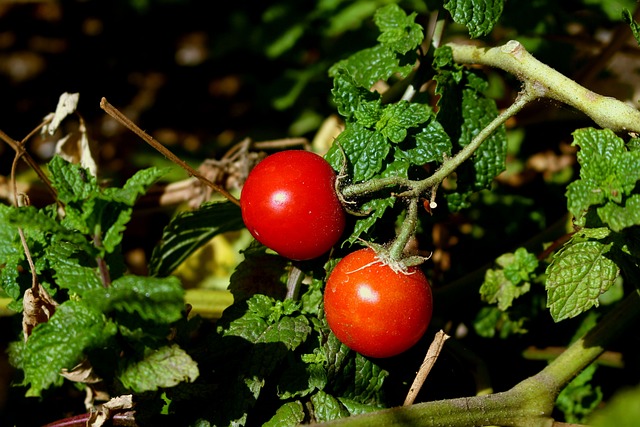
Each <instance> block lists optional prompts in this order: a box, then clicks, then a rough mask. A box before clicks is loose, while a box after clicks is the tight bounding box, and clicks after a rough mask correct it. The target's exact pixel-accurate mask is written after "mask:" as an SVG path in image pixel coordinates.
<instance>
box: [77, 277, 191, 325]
mask: <svg viewBox="0 0 640 427" xmlns="http://www.w3.org/2000/svg"><path fill="white" fill-rule="evenodd" d="M84 299H85V300H86V301H87V302H89V303H91V304H92V305H93V306H95V307H97V308H98V309H99V310H101V311H102V312H104V313H108V312H111V311H113V310H116V311H124V312H127V313H136V314H138V315H139V316H140V317H141V318H142V319H144V320H151V321H153V322H156V323H172V322H175V321H177V320H179V319H180V318H181V317H182V311H183V310H184V289H183V288H182V285H181V284H180V281H179V280H178V278H176V277H173V276H170V277H165V278H157V277H142V276H134V275H126V276H122V277H120V278H119V279H117V280H114V281H113V282H112V283H111V285H110V286H109V287H108V288H104V287H101V288H98V289H92V290H89V291H86V292H85V293H84Z"/></svg>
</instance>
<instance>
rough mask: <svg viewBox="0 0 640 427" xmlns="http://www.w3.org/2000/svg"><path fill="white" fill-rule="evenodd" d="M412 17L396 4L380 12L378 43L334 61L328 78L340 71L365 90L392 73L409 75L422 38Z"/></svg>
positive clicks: (376, 20) (420, 28)
mask: <svg viewBox="0 0 640 427" xmlns="http://www.w3.org/2000/svg"><path fill="white" fill-rule="evenodd" d="M415 16H416V15H415V14H411V15H409V16H407V15H406V13H405V12H404V11H403V10H402V9H401V8H400V7H399V6H398V5H396V4H390V5H388V6H385V7H383V8H381V9H379V10H378V11H377V12H376V15H375V22H376V24H377V25H378V27H379V28H380V30H381V34H380V36H379V38H378V41H379V42H380V44H378V45H376V46H373V47H370V48H368V49H363V50H361V51H359V52H356V53H354V54H353V55H351V56H350V57H349V58H347V59H344V60H342V61H339V62H337V63H336V64H334V65H333V66H332V67H331V68H330V69H329V75H330V76H331V77H335V76H336V75H337V74H338V73H339V72H340V71H343V72H346V74H348V75H349V76H350V77H351V78H352V79H353V80H354V81H355V82H356V83H357V84H358V85H359V86H361V87H363V88H365V89H369V88H371V86H372V85H373V84H374V83H375V82H377V81H378V80H387V79H389V77H391V76H392V75H393V74H397V75H398V76H399V77H400V78H404V77H406V76H407V75H409V73H410V72H411V70H412V69H413V66H414V64H415V61H416V59H417V55H416V53H415V50H416V49H417V48H418V46H419V45H420V43H421V42H422V38H423V36H422V27H421V26H420V25H418V24H416V23H415V22H414V21H415ZM372 64H375V66H372Z"/></svg>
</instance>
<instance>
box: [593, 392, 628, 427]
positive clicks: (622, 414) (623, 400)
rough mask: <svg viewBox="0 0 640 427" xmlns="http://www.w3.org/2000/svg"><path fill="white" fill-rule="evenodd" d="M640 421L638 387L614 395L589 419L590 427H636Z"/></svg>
mask: <svg viewBox="0 0 640 427" xmlns="http://www.w3.org/2000/svg"><path fill="white" fill-rule="evenodd" d="M638 420H640V387H635V388H626V389H623V390H621V391H619V392H618V393H616V394H615V395H614V396H613V398H612V399H611V400H610V401H609V402H607V405H605V406H604V408H603V409H600V410H598V411H596V412H595V413H594V414H593V416H592V417H591V418H590V419H589V425H591V426H592V427H611V426H616V427H636V426H637V425H638Z"/></svg>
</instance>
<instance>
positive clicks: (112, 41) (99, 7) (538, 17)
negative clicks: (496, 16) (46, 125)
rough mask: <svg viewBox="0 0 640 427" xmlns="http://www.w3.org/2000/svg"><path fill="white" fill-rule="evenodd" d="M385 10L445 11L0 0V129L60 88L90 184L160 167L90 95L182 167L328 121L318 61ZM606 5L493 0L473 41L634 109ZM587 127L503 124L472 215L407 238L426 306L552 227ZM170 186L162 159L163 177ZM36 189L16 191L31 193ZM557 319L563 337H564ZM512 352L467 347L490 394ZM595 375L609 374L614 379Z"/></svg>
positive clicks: (27, 118) (362, 5) (637, 85)
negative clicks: (74, 98) (421, 257)
mask: <svg viewBox="0 0 640 427" xmlns="http://www.w3.org/2000/svg"><path fill="white" fill-rule="evenodd" d="M392 2H395V3H400V5H401V6H402V7H403V8H404V9H405V10H407V11H417V12H419V14H420V15H419V18H418V22H420V23H421V25H423V26H424V27H425V28H426V29H427V30H428V29H429V28H430V23H431V22H432V20H433V19H434V18H435V16H434V15H433V14H431V15H430V11H432V10H436V9H438V10H440V11H441V12H440V16H439V17H440V18H443V19H445V20H448V18H449V17H448V15H446V12H444V9H442V2H441V1H435V0H426V1H421V0H406V1H397V0H317V1H315V2H301V1H297V0H276V1H270V2H253V1H248V0H235V1H225V2H222V1H212V0H110V1H99V0H68V1H53V0H50V1H47V0H42V1H7V0H0V130H2V131H3V132H5V133H6V134H8V135H9V136H11V137H12V138H14V139H16V140H21V139H22V138H24V137H25V136H26V135H27V134H28V133H29V132H30V131H31V130H32V129H34V128H35V127H36V126H37V125H38V124H39V123H40V122H41V121H42V119H43V117H44V116H45V115H46V114H48V113H49V112H51V111H53V110H54V109H55V106H56V104H57V102H58V98H59V96H60V95H61V93H63V92H78V93H80V103H79V108H78V112H79V114H80V115H81V116H82V117H83V119H84V120H85V122H86V126H87V130H88V132H89V136H90V138H91V140H92V141H93V143H94V144H95V146H96V161H97V162H98V165H99V168H100V176H101V178H103V179H108V180H111V181H115V182H117V183H121V182H122V181H123V180H124V179H126V178H127V177H129V176H131V175H132V174H133V172H135V171H137V170H139V169H140V168H143V167H147V166H151V165H166V164H167V163H168V161H167V160H166V159H164V158H163V157H162V156H160V155H159V154H158V153H156V152H155V151H154V150H152V149H151V148H149V147H148V146H147V145H146V144H144V143H143V142H142V141H140V139H139V138H138V137H137V136H135V135H134V134H133V133H131V132H130V131H129V130H127V129H125V128H123V127H122V126H121V125H119V124H117V123H116V122H115V121H113V120H112V119H110V118H109V117H108V116H107V115H106V114H105V113H104V112H103V111H102V110H101V109H100V108H99V102H100V99H101V98H102V97H106V98H107V99H108V100H109V102H110V103H111V104H113V105H114V106H116V107H117V108H118V109H120V110H121V111H122V112H123V113H124V114H125V115H127V117H129V118H130V119H131V120H133V121H134V122H135V123H137V124H138V125H139V126H140V127H141V128H142V129H144V130H145V131H147V132H148V133H149V134H151V135H152V136H154V137H155V138H156V139H157V140H159V141H160V142H162V143H163V144H165V145H167V146H168V147H169V148H170V149H171V150H172V151H173V152H174V153H176V154H177V155H178V156H179V157H181V158H182V159H184V160H185V161H187V162H189V163H190V164H192V165H193V166H198V165H200V164H201V163H202V162H203V161H204V160H205V159H215V158H219V157H220V156H221V155H223V154H224V153H225V152H227V150H229V149H230V147H232V146H233V145H234V144H236V143H238V142H240V141H242V140H243V139H245V138H250V139H251V140H253V141H264V140H274V139H281V138H287V137H304V138H308V139H310V140H311V139H313V138H314V135H315V133H316V131H317V130H318V129H319V128H320V126H321V125H322V123H323V122H324V121H325V119H327V118H328V117H331V116H332V115H333V114H334V113H335V111H334V108H333V105H332V102H331V98H330V90H331V87H332V82H331V80H330V79H329V78H328V76H327V70H328V68H329V67H330V66H331V65H332V64H334V63H335V62H336V61H338V60H340V59H342V58H345V57H346V56H348V55H350V54H351V53H353V52H356V51H358V50H360V49H362V48H365V47H368V46H372V45H374V44H375V38H376V37H377V34H378V33H377V30H376V29H375V26H374V25H373V23H372V22H371V19H370V18H371V17H372V15H373V13H374V12H375V10H376V9H377V8H379V7H380V6H383V5H385V4H388V3H392ZM623 8H626V9H628V10H630V11H632V12H633V11H634V10H635V8H636V2H635V1H634V0H566V1H562V2H557V1H555V0H534V1H530V0H510V1H507V2H506V3H505V9H504V13H503V18H502V20H501V22H500V24H499V25H498V26H497V27H496V29H495V30H494V31H493V32H492V33H491V34H489V35H488V36H486V37H485V38H483V39H479V40H474V41H473V42H474V43H479V44H486V45H490V46H494V45H499V44H502V43H504V42H506V41H507V40H509V39H517V40H519V41H521V42H522V43H523V44H524V45H525V46H526V47H527V49H529V50H530V51H531V52H532V53H533V54H534V55H535V56H536V57H538V58H539V59H540V60H542V61H544V62H546V63H548V64H549V65H551V66H553V67H554V68H556V69H558V70H559V71H561V72H563V73H565V74H566V75H567V76H569V77H571V78H573V79H575V80H576V81H578V82H579V83H581V84H583V85H585V86H587V87H588V88H590V89H592V90H594V91H596V92H599V93H601V94H604V95H609V96H614V97H617V98H619V99H622V100H625V101H629V102H634V103H635V102H637V100H638V99H640V77H639V76H638V73H637V65H636V64H637V61H638V58H640V50H639V49H638V46H637V43H636V42H635V41H634V40H633V38H632V37H630V33H629V32H628V29H627V25H626V24H625V23H624V22H623V21H622V19H621V11H622V9H623ZM636 19H637V17H636ZM445 35H446V37H445V39H444V40H443V43H444V42H447V41H450V40H458V41H459V40H466V39H468V33H467V32H466V30H465V29H464V28H462V27H459V26H457V25H455V24H452V23H451V22H450V20H449V21H448V22H447V29H446V31H445ZM486 72H487V75H488V78H489V81H490V83H491V85H490V88H489V93H490V95H491V96H492V97H494V98H496V100H497V102H498V105H499V106H500V107H504V106H506V105H508V104H509V103H510V102H511V101H512V99H513V98H514V96H515V94H516V93H517V91H518V90H519V83H518V82H517V80H516V79H515V78H514V77H513V76H507V75H505V74H504V73H501V72H497V71H494V70H486ZM590 125H591V123H590V122H589V121H588V120H587V119H585V117H584V116H582V115H581V114H579V113H577V112H575V111H573V110H570V109H568V108H566V107H564V106H560V105H555V104H552V103H550V102H547V101H543V102H540V103H537V104H535V105H532V106H530V107H528V108H526V109H525V110H524V111H522V112H521V113H520V114H519V115H518V116H517V117H516V118H515V119H513V120H511V121H510V122H509V123H507V129H508V137H509V144H510V145H509V158H508V169H507V171H506V172H505V173H503V174H502V175H500V177H499V179H497V180H496V183H495V189H494V191H492V192H490V193H489V192H481V193H478V194H476V195H475V196H474V200H473V201H472V202H473V207H472V208H470V209H467V210H465V211H462V212H459V213H456V214H454V215H451V214H449V213H445V212H442V213H440V212H439V213H436V215H435V216H434V218H433V221H432V222H433V226H432V228H430V229H427V228H426V227H425V229H424V230H422V232H421V234H420V235H419V236H418V237H419V238H420V239H422V241H421V242H420V245H421V246H422V247H429V248H431V249H432V250H433V257H432V260H431V263H430V264H429V266H428V269H429V272H428V273H429V277H430V279H431V280H432V281H433V282H434V284H435V286H438V284H443V283H453V284H454V286H450V287H449V291H443V293H441V295H440V298H441V301H442V302H443V305H442V307H448V305H447V304H446V301H447V298H449V299H450V300H451V301H454V300H455V301H456V302H457V306H456V307H457V310H456V312H455V313H454V314H452V315H451V316H449V317H450V318H451V321H452V322H454V323H455V322H459V324H460V325H461V327H462V325H469V324H471V323H472V321H473V317H474V316H475V315H476V313H477V312H478V309H479V307H478V304H479V298H478V295H477V292H476V293H470V294H463V293H459V292H458V290H459V289H460V288H457V287H456V286H455V282H456V280H469V277H470V276H469V273H470V272H473V271H475V270H476V269H478V268H480V267H482V266H485V265H487V263H489V262H491V261H492V260H493V259H495V257H497V256H498V255H500V254H501V253H502V252H504V250H505V248H509V247H511V246H512V247H514V248H515V247H516V246H517V245H520V244H522V243H523V242H526V241H530V239H538V243H540V242H541V241H542V239H543V238H545V237H547V236H548V234H544V233H545V232H546V231H548V230H551V231H552V232H554V230H555V233H556V234H557V233H559V231H558V228H556V229H554V224H556V225H557V226H558V227H559V229H560V233H561V232H563V230H564V229H563V227H564V225H565V224H566V221H565V220H564V219H563V218H564V215H565V213H566V201H565V198H564V192H565V188H566V185H567V183H568V182H570V180H571V179H572V178H573V177H574V171H575V168H576V164H575V155H574V153H575V148H574V147H571V145H570V142H571V132H572V131H573V130H574V129H576V128H578V127H583V126H590ZM67 126H69V127H73V126H77V122H73V121H69V124H68V125H67ZM55 141H56V139H55V136H53V137H45V136H36V137H34V138H32V139H30V140H29V141H28V143H27V147H28V149H29V151H30V152H31V153H32V155H33V156H34V157H35V158H36V159H37V160H39V161H41V162H45V161H46V160H48V159H49V158H50V157H51V155H52V154H53V152H54V146H55ZM13 158H14V153H13V152H12V150H11V148H10V147H9V146H7V145H5V144H0V198H2V199H3V200H5V201H6V200H7V194H8V188H9V187H8V182H9V174H10V168H11V164H12V162H13ZM20 173H21V175H20V178H21V179H22V180H25V181H29V180H33V178H32V176H33V175H32V174H31V173H30V172H29V171H28V169H27V168H26V165H24V164H21V165H20ZM185 178H186V174H185V173H183V172H182V171H181V170H180V169H179V168H175V173H173V174H171V175H169V176H168V177H167V179H168V180H169V181H178V180H183V179H185ZM36 194H37V193H36V192H35V190H34V202H36V203H37V201H38V200H37V198H36V197H35V195H36ZM177 208H178V209H182V208H184V207H183V206H179V207H177ZM175 211H176V206H170V207H164V208H153V209H145V210H142V211H140V212H138V214H137V215H136V217H135V218H134V219H133V222H132V223H131V225H130V226H129V228H128V231H127V234H128V236H127V239H126V240H125V244H124V248H123V250H125V251H127V260H128V262H129V264H130V268H132V269H133V270H134V271H137V272H144V268H145V265H146V260H147V259H148V256H149V254H150V252H151V250H152V249H153V246H154V245H155V244H156V243H157V241H158V239H159V238H160V237H161V235H162V228H163V226H164V225H165V224H166V223H167V221H168V219H169V218H170V217H171V216H172V215H173V214H174V213H175ZM248 239H249V238H248V236H247V235H246V233H244V234H243V233H240V234H234V235H229V236H222V237H221V238H220V239H219V240H217V241H216V242H212V243H211V245H208V246H207V247H205V248H203V249H202V250H200V251H198V252H197V253H196V254H195V255H194V257H193V258H192V259H190V260H188V261H187V263H186V264H185V265H183V266H182V267H181V268H180V269H179V270H178V272H177V274H179V275H180V276H181V278H182V279H183V282H184V283H185V286H186V287H188V288H190V289H193V290H194V292H198V290H199V289H201V288H210V289H215V290H216V291H220V290H222V289H224V287H225V284H226V283H228V280H227V278H228V275H229V274H230V273H231V272H232V271H233V268H234V266H235V265H236V264H237V262H238V261H239V260H240V259H241V255H240V254H239V253H238V250H239V248H242V247H245V246H246V244H247V242H248ZM475 280H481V276H477V277H475ZM225 295H227V294H222V296H216V297H215V298H214V302H212V303H209V302H207V300H206V298H208V297H209V296H210V294H196V296H195V298H194V301H199V302H200V303H202V305H203V306H205V307H207V306H208V307H215V310H216V312H215V313H210V314H211V315H212V316H214V317H215V316H216V315H219V310H221V308H220V306H219V305H216V304H222V305H223V306H224V303H228V302H229V300H228V297H227V296H225ZM225 298H226V299H225ZM221 301H222V302H221ZM199 310H206V308H199ZM1 321H2V322H6V323H11V322H19V319H17V316H13V317H9V318H2V319H1ZM548 322H549V319H546V320H544V321H542V322H541V323H540V324H539V327H537V328H535V329H532V330H531V331H530V332H531V333H530V334H529V335H528V341H527V343H528V344H531V343H534V344H535V343H537V342H539V343H541V344H543V345H554V344H555V345H564V344H566V337H562V336H560V335H561V334H560V333H559V335H558V337H557V338H555V337H554V339H550V338H549V336H548V334H546V332H547V329H546V327H547V326H548V325H549V324H548ZM570 323H571V322H567V325H566V327H567V335H568V334H570V333H572V331H573V330H575V325H571V324H570ZM14 326H15V325H14ZM561 329H562V328H560V329H557V330H561ZM13 330H16V328H14V327H6V328H5V327H0V343H2V345H3V346H4V344H6V342H8V341H11V340H13V339H15V337H14V336H13V335H12V332H11V331H13ZM536 331H538V333H539V335H538V337H539V339H536V335H535V333H536ZM522 345H523V343H521V342H518V341H517V338H516V339H515V342H514V341H510V342H508V343H506V342H504V343H503V342H500V341H492V346H491V348H488V347H487V348H486V351H487V352H491V354H492V355H493V356H496V357H493V358H489V357H486V355H485V354H478V357H479V358H480V359H483V360H491V363H492V365H491V366H489V369H492V367H495V368H496V369H497V370H499V371H502V372H503V373H504V376H503V377H501V378H498V382H497V383H496V384H495V387H496V388H497V389H498V388H501V387H504V386H509V385H511V384H512V383H513V382H514V381H516V380H520V379H521V378H523V377H524V376H525V375H526V373H523V371H522V370H525V371H526V370H527V369H528V370H530V371H531V372H533V371H535V369H532V367H531V366H530V365H527V366H522V367H521V368H522V370H521V369H518V368H514V369H512V370H509V372H504V370H503V369H502V368H503V367H504V366H505V363H508V364H512V363H515V362H514V361H513V359H512V358H511V359H510V357H511V355H512V354H513V353H514V351H515V352H519V351H521V350H522V349H523V348H521V347H520V346H522ZM480 347H482V346H480ZM442 363H443V366H444V369H443V370H442V372H444V373H446V374H447V375H450V377H449V378H448V379H447V381H448V382H455V379H456V375H457V374H456V373H455V369H454V368H456V367H458V364H459V361H456V360H453V359H449V360H448V359H446V357H445V358H444V359H443V361H442ZM534 368H537V366H536V367H534ZM436 376H437V373H436ZM609 379H610V380H612V381H618V382H624V379H623V378H618V377H616V376H615V375H612V376H610V377H609ZM436 380H437V378H436ZM0 381H2V383H3V385H2V386H0V412H2V411H3V410H4V409H6V408H7V407H9V405H11V397H10V396H9V391H8V387H7V386H8V383H9V382H10V381H11V375H10V368H9V367H8V366H7V364H6V363H0ZM457 391H458V389H456V392H457ZM447 392H448V391H447V390H444V391H441V394H445V395H444V396H440V397H447V396H446V393H447ZM605 392H606V390H605ZM58 393H60V392H59V391H58ZM70 393H71V394H73V393H75V395H74V396H75V400H74V401H73V404H72V405H75V406H74V407H72V408H68V406H69V405H70V403H68V402H69V400H67V399H66V398H67V397H68V396H65V395H64V394H60V395H59V398H58V400H56V399H55V398H54V399H53V400H52V401H50V402H52V403H53V404H54V405H55V404H58V405H59V407H58V408H56V410H58V411H59V412H60V413H65V411H66V410H69V411H71V410H73V411H75V412H79V411H80V412H81V411H82V408H80V409H79V408H78V407H77V405H78V403H79V402H80V403H81V401H82V397H81V394H80V392H78V391H75V392H74V391H71V392H70ZM49 397H51V396H49Z"/></svg>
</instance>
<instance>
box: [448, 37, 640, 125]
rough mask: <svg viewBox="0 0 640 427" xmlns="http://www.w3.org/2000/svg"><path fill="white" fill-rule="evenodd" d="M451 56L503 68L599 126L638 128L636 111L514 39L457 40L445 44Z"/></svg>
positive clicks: (638, 119)
mask: <svg viewBox="0 0 640 427" xmlns="http://www.w3.org/2000/svg"><path fill="white" fill-rule="evenodd" d="M447 46H449V47H450V48H451V50H452V52H453V60H454V61H455V62H458V63H461V64H481V65H487V66H490V67H495V68H500V69H502V70H504V71H507V72H509V73H511V74H513V75H514V76H516V77H517V78H518V79H520V80H522V81H524V82H525V83H527V84H531V85H533V86H535V87H536V88H537V90H538V91H540V92H541V93H544V97H546V98H550V99H555V100H556V101H560V102H562V103H564V104H567V105H570V106H572V107H574V108H576V109H578V110H580V111H582V112H583V113H585V114H586V115H588V116H589V117H590V118H591V119H592V120H593V121H594V122H595V123H597V124H598V125H599V126H602V127H603V128H609V129H611V130H613V131H615V132H622V131H632V132H640V111H638V110H637V109H635V108H633V107H632V106H630V105H627V104H625V103H624V102H622V101H619V100H617V99H615V98H612V97H609V96H602V95H599V94H597V93H595V92H592V91H590V90H589V89H587V88H585V87H584V86H581V85H579V84H578V83H576V82H575V81H573V80H571V79H570V78H568V77H566V76H564V75H563V74H561V73H560V72H558V71H556V70H554V69H553V68H551V67H549V66H548V65H546V64H544V63H542V62H540V61H538V60H537V59H536V58H534V57H533V55H531V54H530V53H529V52H528V51H527V50H526V49H525V48H524V46H522V44H520V42H517V41H515V40H511V41H509V42H507V43H506V44H504V45H503V46H498V47H493V48H481V47H477V46H471V45H463V44H458V43H449V44H447Z"/></svg>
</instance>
